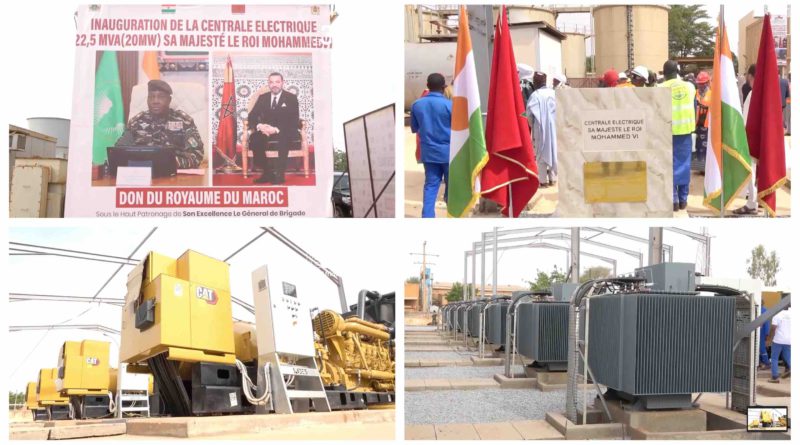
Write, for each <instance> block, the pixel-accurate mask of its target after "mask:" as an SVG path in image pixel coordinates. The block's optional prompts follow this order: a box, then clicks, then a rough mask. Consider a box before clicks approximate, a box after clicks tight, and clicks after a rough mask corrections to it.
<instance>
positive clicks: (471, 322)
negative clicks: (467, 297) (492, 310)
mask: <svg viewBox="0 0 800 445" xmlns="http://www.w3.org/2000/svg"><path fill="white" fill-rule="evenodd" d="M485 304H486V303H485V302H480V303H477V304H472V305H471V306H472V307H470V308H469V309H468V312H467V319H468V322H467V330H468V331H469V336H470V337H472V338H480V337H481V334H480V328H481V312H482V311H483V306H484V305H485Z"/></svg>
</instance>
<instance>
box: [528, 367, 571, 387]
mask: <svg viewBox="0 0 800 445" xmlns="http://www.w3.org/2000/svg"><path fill="white" fill-rule="evenodd" d="M526 368H527V367H526ZM528 369H532V368H528ZM532 377H536V380H538V381H540V382H542V383H546V384H566V383H567V372H566V371H553V372H551V371H538V370H535V371H534V375H533V376H532Z"/></svg>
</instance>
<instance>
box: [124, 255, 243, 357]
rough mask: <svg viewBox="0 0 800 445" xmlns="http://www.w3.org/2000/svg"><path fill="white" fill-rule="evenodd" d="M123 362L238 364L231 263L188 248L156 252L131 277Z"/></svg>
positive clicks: (125, 311) (126, 301) (126, 302)
mask: <svg viewBox="0 0 800 445" xmlns="http://www.w3.org/2000/svg"><path fill="white" fill-rule="evenodd" d="M121 337H122V339H121V344H120V362H124V363H132V364H133V363H142V362H144V361H146V360H147V359H149V358H151V357H153V356H156V355H159V354H162V353H166V354H167V358H168V359H170V360H175V361H181V362H189V363H197V362H211V363H223V364H233V363H234V362H235V355H234V340H233V318H232V309H231V295H230V278H229V273H228V264H227V263H225V262H223V261H220V260H216V259H214V258H211V257H208V256H205V255H203V254H200V253H197V252H194V251H191V250H188V251H186V252H185V253H184V254H183V255H181V256H180V258H178V259H177V260H175V259H172V258H170V257H167V256H164V255H161V254H158V253H156V252H151V253H149V254H148V255H147V258H146V259H145V260H144V261H142V262H141V263H140V264H139V265H138V266H137V267H136V268H135V269H134V270H133V271H131V273H130V274H129V275H128V293H127V295H126V298H125V306H124V307H123V313H122V333H121Z"/></svg>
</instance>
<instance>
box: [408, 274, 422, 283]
mask: <svg viewBox="0 0 800 445" xmlns="http://www.w3.org/2000/svg"><path fill="white" fill-rule="evenodd" d="M406 283H414V284H416V283H419V277H416V276H411V277H408V278H406Z"/></svg>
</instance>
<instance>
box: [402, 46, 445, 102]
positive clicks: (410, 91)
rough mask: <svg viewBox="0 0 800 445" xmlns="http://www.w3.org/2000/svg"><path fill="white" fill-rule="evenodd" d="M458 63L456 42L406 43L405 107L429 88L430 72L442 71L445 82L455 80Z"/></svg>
mask: <svg viewBox="0 0 800 445" xmlns="http://www.w3.org/2000/svg"><path fill="white" fill-rule="evenodd" d="M455 65H456V42H455V40H453V41H451V42H425V43H406V44H405V100H404V107H405V108H404V109H405V110H410V109H411V104H412V103H414V101H415V100H417V99H419V98H420V96H422V92H423V91H425V89H426V88H427V85H426V84H427V81H428V74H430V73H441V74H442V75H444V79H445V82H447V84H448V85H450V84H451V83H452V82H453V70H454V69H455Z"/></svg>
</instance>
